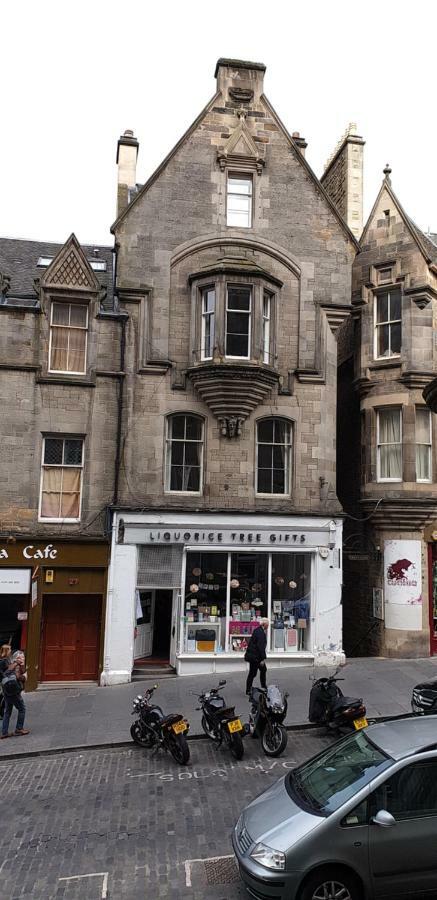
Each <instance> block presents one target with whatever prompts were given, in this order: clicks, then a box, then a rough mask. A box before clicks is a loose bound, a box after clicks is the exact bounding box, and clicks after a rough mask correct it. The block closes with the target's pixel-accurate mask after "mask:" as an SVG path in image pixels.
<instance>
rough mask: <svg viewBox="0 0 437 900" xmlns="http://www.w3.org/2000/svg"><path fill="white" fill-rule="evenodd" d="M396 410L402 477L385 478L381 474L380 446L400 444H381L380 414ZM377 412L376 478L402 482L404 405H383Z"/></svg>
mask: <svg viewBox="0 0 437 900" xmlns="http://www.w3.org/2000/svg"><path fill="white" fill-rule="evenodd" d="M389 411H390V412H395V411H397V412H398V413H399V422H400V429H399V434H400V438H399V446H400V448H401V477H400V478H383V477H382V476H381V454H380V447H381V446H384V447H387V446H398V444H385V443H384V444H381V443H380V440H379V431H380V414H381V413H383V412H389ZM375 412H376V480H377V482H381V483H382V484H384V483H386V484H401V483H402V482H403V480H404V478H403V470H404V448H403V408H402V406H381V407H379V409H376V410H375Z"/></svg>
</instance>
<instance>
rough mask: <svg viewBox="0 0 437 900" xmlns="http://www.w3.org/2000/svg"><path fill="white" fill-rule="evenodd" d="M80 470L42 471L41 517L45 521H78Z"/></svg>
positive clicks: (53, 469)
mask: <svg viewBox="0 0 437 900" xmlns="http://www.w3.org/2000/svg"><path fill="white" fill-rule="evenodd" d="M81 472H82V469H74V468H71V469H70V468H59V469H58V468H55V467H50V468H49V469H44V472H43V486H42V498H41V516H42V517H43V518H45V519H60V518H62V519H78V518H79V509H80V482H81Z"/></svg>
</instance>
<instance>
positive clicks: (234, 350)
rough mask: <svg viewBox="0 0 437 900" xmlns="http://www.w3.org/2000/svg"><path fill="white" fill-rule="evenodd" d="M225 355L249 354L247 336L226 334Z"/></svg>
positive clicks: (245, 356) (243, 355) (245, 355)
mask: <svg viewBox="0 0 437 900" xmlns="http://www.w3.org/2000/svg"><path fill="white" fill-rule="evenodd" d="M226 355H227V356H241V357H244V358H247V357H248V355H249V339H248V336H247V335H237V334H228V335H227V337H226Z"/></svg>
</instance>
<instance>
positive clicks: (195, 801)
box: [0, 731, 328, 900]
mask: <svg viewBox="0 0 437 900" xmlns="http://www.w3.org/2000/svg"><path fill="white" fill-rule="evenodd" d="M327 742H328V738H327V737H326V736H325V735H324V734H322V733H318V732H311V733H308V732H306V733H305V732H296V731H295V732H291V733H289V742H288V747H287V750H286V752H285V754H284V757H283V758H280V759H278V760H270V759H268V758H267V757H265V756H263V755H260V754H259V746H258V742H255V741H251V740H249V739H248V740H246V743H245V757H244V759H243V760H242V761H241V762H239V763H238V762H234V761H233V759H232V758H231V757H230V755H229V754H228V753H226V752H224V751H221V750H218V751H216V750H215V748H214V747H213V745H212V744H211V743H210V742H207V741H203V740H200V741H199V740H198V741H191V742H190V750H191V762H190V765H189V766H188V767H187V768H186V769H183V768H179V767H178V766H177V765H176V763H174V761H173V760H172V758H171V757H168V756H166V755H164V754H163V753H160V754H158V755H155V756H153V757H152V756H151V755H150V754H149V753H146V752H145V751H143V750H141V749H140V748H137V747H135V746H133V747H132V749H118V750H117V749H113V750H98V751H97V750H88V751H84V752H81V753H78V752H75V753H64V754H56V755H53V756H47V757H44V758H36V759H28V760H26V759H23V760H18V761H17V760H14V761H12V760H11V761H9V762H8V761H6V760H5V761H4V762H2V763H1V765H0V790H1V797H2V806H3V809H4V810H8V815H7V816H4V817H3V822H2V856H3V859H2V863H1V865H0V895H1V896H3V897H7V898H8V900H18V898H20V900H21V898H23V897H27V898H29V900H30V898H31V900H43V898H44V900H105V898H111V900H122V898H126V900H140V898H141V900H145V898H146V900H152V898H153V900H156V898H163V900H175V898H186V900H206V898H208V900H209V898H211V900H237V898H243V897H244V896H245V894H244V892H243V889H242V887H241V885H240V883H239V880H238V876H236V873H235V870H234V866H233V861H232V860H226V859H222V860H220V859H219V860H217V862H216V863H208V864H207V865H206V866H205V864H204V863H203V862H202V861H203V860H207V859H211V858H214V857H228V856H229V855H230V854H231V852H232V851H231V843H230V832H231V829H232V826H233V824H234V823H235V821H236V819H237V818H238V816H239V814H240V811H241V808H242V806H244V805H245V804H246V803H247V802H248V801H249V800H251V799H252V798H253V797H255V796H256V795H257V794H259V793H261V791H262V790H263V789H264V788H265V787H267V786H268V785H269V784H270V783H271V782H272V781H273V780H274V779H275V778H277V777H279V776H280V775H281V774H282V773H284V772H285V771H286V770H287V769H288V768H291V767H293V765H295V764H296V763H298V762H299V761H301V760H302V759H304V758H306V757H308V756H310V755H312V754H313V753H316V752H317V751H318V750H320V749H322V747H324V746H325V745H326V744H327Z"/></svg>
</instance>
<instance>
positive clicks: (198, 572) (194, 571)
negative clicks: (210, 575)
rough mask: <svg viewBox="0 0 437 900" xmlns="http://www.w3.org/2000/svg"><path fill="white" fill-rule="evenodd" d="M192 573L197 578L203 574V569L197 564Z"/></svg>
mask: <svg viewBox="0 0 437 900" xmlns="http://www.w3.org/2000/svg"><path fill="white" fill-rule="evenodd" d="M191 574H192V575H194V577H195V578H199V576H200V575H201V574H202V569H199V568H198V567H197V566H196V568H195V569H192V570H191Z"/></svg>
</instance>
